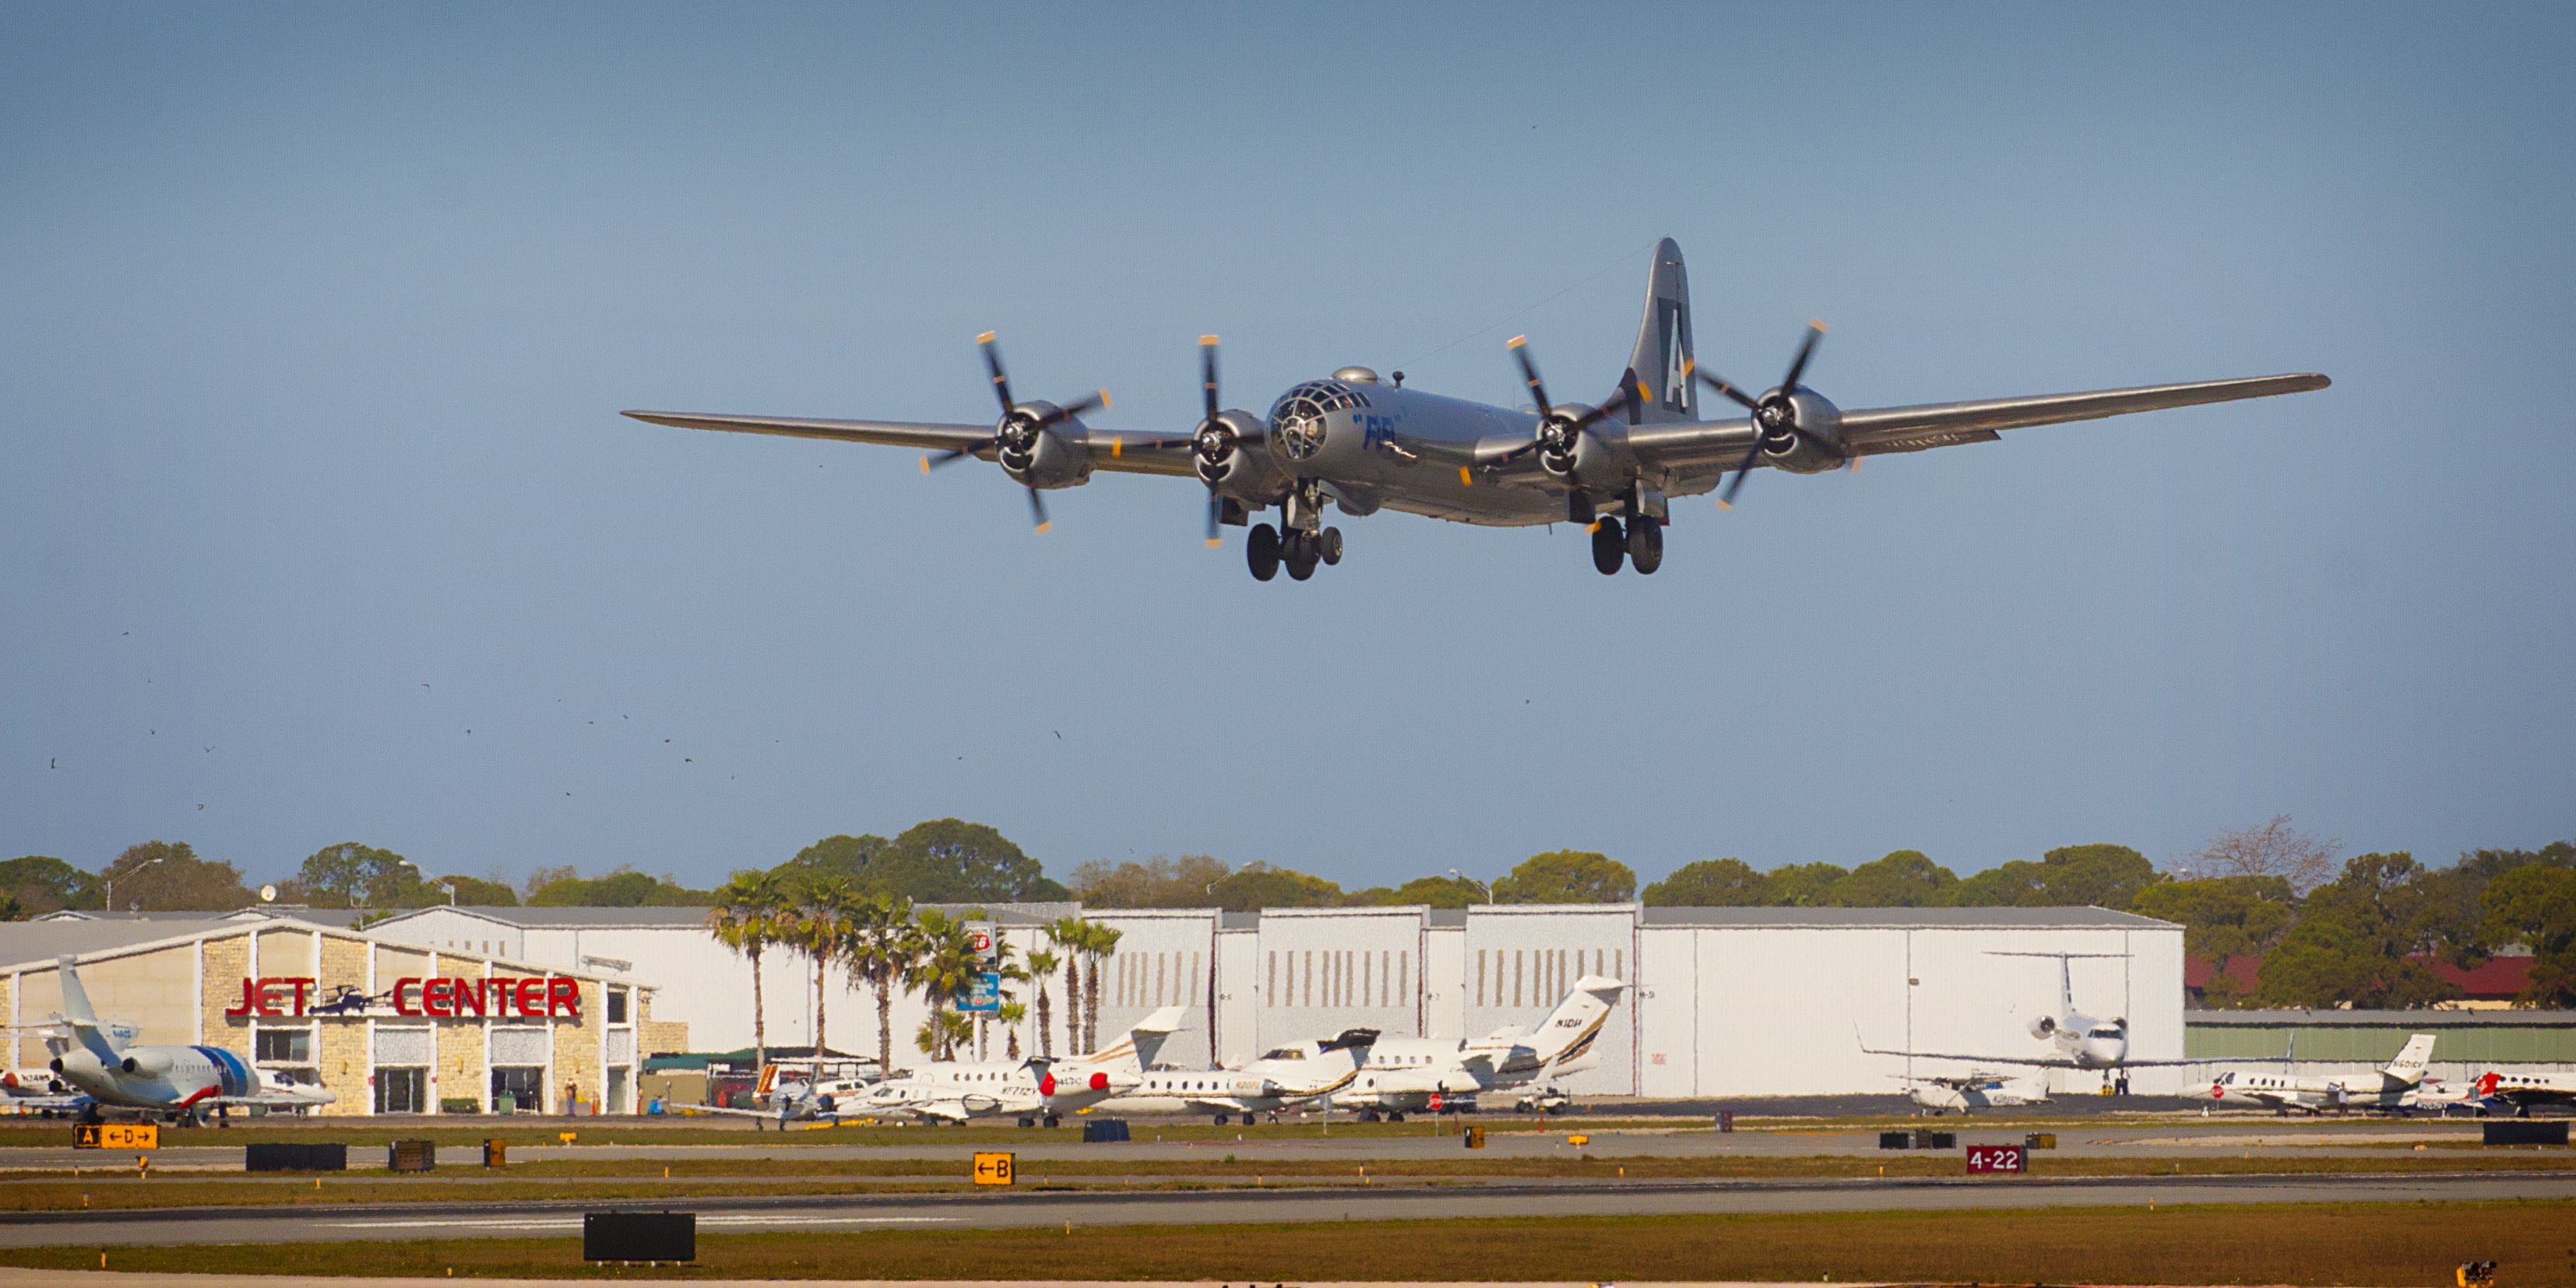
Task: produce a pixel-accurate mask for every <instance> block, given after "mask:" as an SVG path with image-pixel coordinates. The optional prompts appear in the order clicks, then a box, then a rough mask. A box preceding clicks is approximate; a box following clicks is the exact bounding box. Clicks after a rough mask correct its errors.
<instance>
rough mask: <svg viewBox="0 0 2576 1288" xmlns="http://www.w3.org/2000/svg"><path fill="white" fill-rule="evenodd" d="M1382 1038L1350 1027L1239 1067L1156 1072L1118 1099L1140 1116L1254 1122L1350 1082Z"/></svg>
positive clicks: (1321, 1097)
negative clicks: (1190, 1116) (1200, 1116)
mask: <svg viewBox="0 0 2576 1288" xmlns="http://www.w3.org/2000/svg"><path fill="white" fill-rule="evenodd" d="M1376 1041H1377V1030H1375V1029H1348V1030H1345V1031H1343V1033H1342V1034H1341V1035H1340V1036H1339V1037H1335V1038H1332V1039H1330V1040H1328V1041H1322V1042H1312V1041H1309V1042H1297V1043H1292V1044H1290V1045H1288V1046H1284V1047H1278V1048H1275V1049H1273V1050H1271V1051H1270V1052H1268V1053H1266V1054H1264V1055H1263V1056H1262V1057H1261V1058H1260V1059H1258V1060H1251V1061H1247V1062H1245V1063H1244V1064H1242V1065H1241V1066H1238V1067H1235V1068H1218V1069H1162V1070H1153V1071H1149V1072H1147V1073H1146V1074H1145V1077H1144V1080H1143V1081H1141V1082H1139V1083H1137V1084H1136V1088H1135V1090H1133V1091H1131V1092H1128V1093H1127V1094H1125V1095H1122V1096H1120V1097H1118V1101H1117V1103H1118V1104H1119V1106H1120V1107H1122V1108H1125V1109H1127V1110H1128V1111H1129V1112H1132V1113H1140V1114H1150V1113H1189V1114H1213V1115H1215V1116H1216V1125H1217V1126H1219V1127H1223V1126H1225V1125H1226V1124H1227V1123H1229V1122H1232V1121H1234V1120H1235V1119H1236V1118H1238V1117H1240V1118H1241V1119H1242V1120H1243V1122H1244V1123H1245V1124H1246V1125H1247V1126H1248V1125H1250V1124H1251V1123H1252V1122H1253V1121H1254V1120H1255V1119H1256V1118H1257V1117H1259V1116H1260V1115H1262V1114H1270V1115H1273V1116H1274V1117H1275V1116H1276V1115H1278V1114H1279V1113H1280V1112H1281V1111H1282V1110H1288V1109H1298V1108H1302V1107H1304V1106H1306V1105H1310V1104H1312V1103H1314V1102H1315V1101H1318V1100H1324V1099H1326V1098H1327V1097H1330V1096H1331V1095H1332V1094H1333V1093H1334V1092H1337V1091H1340V1090H1341V1089H1343V1088H1344V1087H1348V1086H1350V1085H1351V1081H1352V1079H1354V1078H1357V1077H1358V1076H1359V1071H1360V1064H1361V1062H1362V1061H1363V1060H1365V1059H1366V1058H1367V1057H1368V1052H1369V1046H1370V1044H1371V1043H1374V1042H1376ZM1326 1107H1327V1108H1329V1107H1330V1106H1329V1104H1328V1105H1327V1106H1326Z"/></svg>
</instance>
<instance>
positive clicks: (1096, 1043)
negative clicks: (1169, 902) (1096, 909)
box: [1082, 921, 1126, 1051]
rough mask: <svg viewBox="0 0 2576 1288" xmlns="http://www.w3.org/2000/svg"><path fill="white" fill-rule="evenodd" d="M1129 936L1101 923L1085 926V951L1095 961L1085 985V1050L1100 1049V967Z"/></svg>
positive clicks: (1093, 922) (1083, 1033) (1089, 923)
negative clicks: (1086, 989)
mask: <svg viewBox="0 0 2576 1288" xmlns="http://www.w3.org/2000/svg"><path fill="white" fill-rule="evenodd" d="M1125 933H1126V932H1125V931H1121V930H1117V929H1113V928H1111V927H1109V926H1104V925H1102V924H1100V923H1099V922H1097V921H1086V922H1084V923H1082V951H1083V954H1084V955H1085V956H1088V957H1089V958H1091V977H1090V979H1089V980H1087V981H1086V982H1085V987H1087V988H1088V989H1090V992H1089V993H1088V994H1086V995H1085V996H1084V997H1083V1001H1082V1038H1083V1049H1084V1050H1086V1051H1097V1050H1099V1049H1100V964H1101V963H1102V962H1105V961H1107V960H1109V955H1110V954H1112V953H1115V952H1117V951H1118V940H1119V939H1120V937H1122V936H1123V935H1124V934H1125Z"/></svg>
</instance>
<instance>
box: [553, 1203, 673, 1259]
mask: <svg viewBox="0 0 2576 1288" xmlns="http://www.w3.org/2000/svg"><path fill="white" fill-rule="evenodd" d="M581 1259H582V1260H584V1261H695V1260H697V1259H698V1214H697V1213H695V1212H585V1213H583V1214H582V1217H581Z"/></svg>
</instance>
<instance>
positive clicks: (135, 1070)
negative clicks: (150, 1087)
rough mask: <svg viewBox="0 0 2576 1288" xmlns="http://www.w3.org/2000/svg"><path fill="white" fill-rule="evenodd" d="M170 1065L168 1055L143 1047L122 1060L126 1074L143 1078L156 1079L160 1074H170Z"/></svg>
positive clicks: (153, 1048)
mask: <svg viewBox="0 0 2576 1288" xmlns="http://www.w3.org/2000/svg"><path fill="white" fill-rule="evenodd" d="M170 1064H171V1060H170V1053H169V1052H167V1051H164V1050H160V1049H158V1048H155V1047H145V1048H144V1049H142V1050H140V1051H137V1052H135V1053H134V1054H132V1055H129V1056H127V1057H125V1060H124V1067H125V1071H126V1072H127V1073H132V1074H140V1075H143V1076H145V1077H152V1078H157V1077H159V1076H161V1075H162V1074H165V1073H168V1072H170Z"/></svg>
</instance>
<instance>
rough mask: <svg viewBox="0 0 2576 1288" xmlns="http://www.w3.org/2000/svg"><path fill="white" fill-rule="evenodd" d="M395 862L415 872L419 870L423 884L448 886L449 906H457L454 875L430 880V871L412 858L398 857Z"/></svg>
mask: <svg viewBox="0 0 2576 1288" xmlns="http://www.w3.org/2000/svg"><path fill="white" fill-rule="evenodd" d="M394 862H396V863H399V864H401V865H403V866H404V867H407V868H410V869H411V870H412V871H414V872H418V873H420V881H421V884H422V885H432V886H444V887H446V889H447V906H448V907H450V908H453V907H455V906H456V878H454V877H447V878H445V879H442V880H438V881H432V880H430V879H429V873H428V871H427V870H426V869H423V868H422V867H421V866H420V865H419V864H417V863H414V862H412V861H411V860H409V859H396V860H394Z"/></svg>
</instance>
